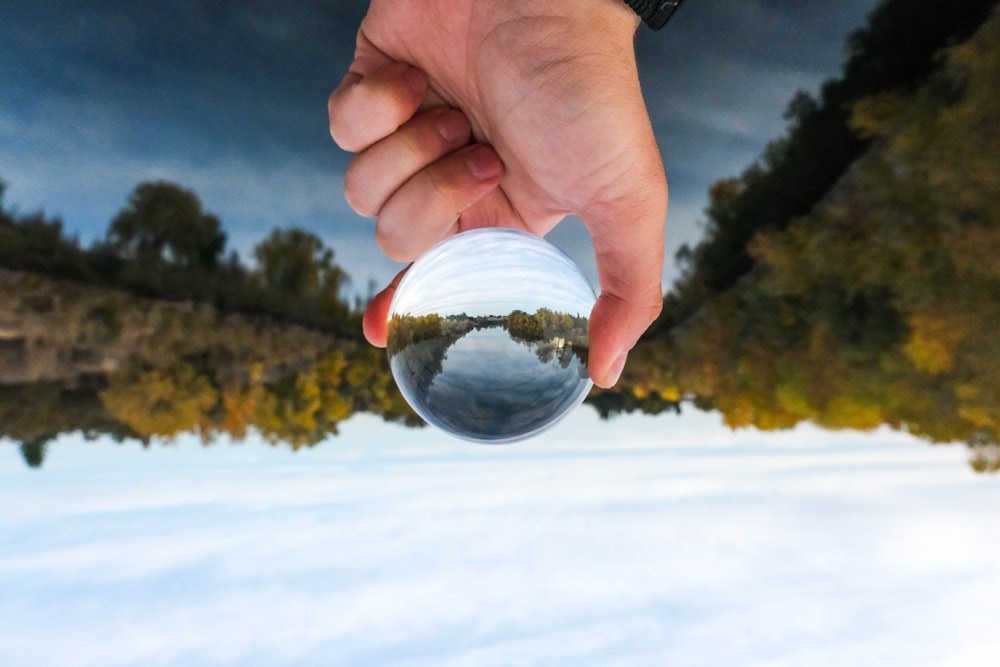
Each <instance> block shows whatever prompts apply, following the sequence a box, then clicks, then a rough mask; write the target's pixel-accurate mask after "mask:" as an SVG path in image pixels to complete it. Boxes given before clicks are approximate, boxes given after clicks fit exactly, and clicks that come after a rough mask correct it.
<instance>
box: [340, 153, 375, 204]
mask: <svg viewBox="0 0 1000 667" xmlns="http://www.w3.org/2000/svg"><path fill="white" fill-rule="evenodd" d="M359 172H361V168H360V167H358V166H357V162H356V161H352V162H351V163H350V164H349V165H348V166H347V171H346V172H345V173H344V199H345V200H346V201H347V205H348V206H350V207H351V208H352V209H353V210H354V212H355V213H357V214H358V215H363V216H366V217H372V216H374V215H377V214H378V209H377V208H376V207H375V205H374V204H373V203H372V202H371V199H370V197H368V196H367V193H368V188H366V187H365V183H366V180H365V178H364V174H363V173H359Z"/></svg>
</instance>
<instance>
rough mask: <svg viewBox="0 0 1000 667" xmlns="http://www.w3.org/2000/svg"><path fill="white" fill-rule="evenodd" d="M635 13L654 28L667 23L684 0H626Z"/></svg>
mask: <svg viewBox="0 0 1000 667" xmlns="http://www.w3.org/2000/svg"><path fill="white" fill-rule="evenodd" d="M624 2H625V4H626V5H628V6H629V7H631V8H632V10H633V11H634V12H635V14H636V15H637V16H638V17H639V18H640V19H642V20H643V21H644V22H645V23H646V25H648V26H649V27H650V28H652V29H653V30H659V29H660V28H662V27H663V26H665V25H666V24H667V21H669V20H670V18H671V17H672V16H673V14H674V12H675V11H677V8H678V7H680V6H681V4H682V3H683V2H684V0H624Z"/></svg>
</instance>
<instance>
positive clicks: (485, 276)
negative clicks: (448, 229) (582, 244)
mask: <svg viewBox="0 0 1000 667" xmlns="http://www.w3.org/2000/svg"><path fill="white" fill-rule="evenodd" d="M595 300H596V297H595V295H594V290H593V289H592V288H591V286H590V283H589V282H588V281H587V278H586V277H585V276H584V275H583V272H582V271H580V269H579V267H577V266H576V264H574V263H573V261H572V260H570V259H569V258H568V257H567V256H566V255H564V254H563V253H562V252H561V251H560V250H559V249H557V248H556V247H555V246H553V245H552V244H551V243H549V242H547V241H545V240H543V239H540V238H538V237H536V236H532V235H531V234H527V233H524V232H519V231H514V230H510V229H496V228H491V229H476V230H471V231H467V232H462V233H460V234H457V235H455V236H452V237H450V238H448V239H446V240H445V241H442V242H441V243H439V244H438V245H436V246H434V247H433V248H431V249H430V250H429V251H427V253H426V254H424V255H423V256H422V257H421V258H420V259H418V260H417V261H416V262H415V263H414V264H413V266H411V267H410V270H409V271H408V272H407V273H406V275H405V276H404V277H403V279H402V281H400V283H399V287H398V288H397V290H396V294H395V296H394V297H393V300H392V304H391V305H390V307H389V322H388V325H389V336H388V345H387V348H388V353H389V365H390V367H391V369H392V375H393V377H394V378H395V380H396V384H397V385H398V386H399V389H400V391H401V392H402V393H403V396H404V397H405V398H406V400H407V402H408V403H409V404H410V406H412V407H413V409H414V410H415V411H416V412H417V414H418V415H420V416H421V417H422V418H423V419H424V420H425V421H427V422H428V423H430V424H433V425H435V426H437V427H439V428H441V429H443V430H445V431H447V432H448V433H451V434H452V435H455V436H458V437H460V438H465V439H466V440H472V441H476V442H482V443H494V444H499V443H507V442H513V441H515V440H521V439H524V438H528V437H531V436H533V435H536V434H538V433H540V432H542V431H543V430H545V429H547V428H549V427H550V426H552V425H553V424H555V423H556V422H557V421H559V420H560V419H561V418H562V417H564V416H565V415H566V414H568V413H569V412H570V411H571V410H572V409H573V408H575V407H577V406H578V405H579V404H580V403H581V402H583V399H584V398H586V396H587V392H589V391H590V388H591V385H592V383H591V381H590V375H589V371H588V369H587V352H588V339H587V324H588V320H589V317H590V311H591V309H592V308H593V306H594V302H595Z"/></svg>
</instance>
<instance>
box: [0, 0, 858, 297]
mask: <svg viewBox="0 0 1000 667" xmlns="http://www.w3.org/2000/svg"><path fill="white" fill-rule="evenodd" d="M875 4H876V0H844V1H842V2H819V3H805V2H800V1H794V2H793V1H791V0H770V1H768V0H713V1H708V0H691V2H688V3H686V4H685V6H684V7H683V9H682V10H681V11H680V12H678V14H677V15H676V16H675V18H674V20H673V21H672V22H671V24H670V25H669V26H668V27H667V28H666V29H664V30H663V31H661V32H659V33H652V32H650V31H648V30H645V29H643V30H641V31H640V33H639V36H638V43H637V48H638V52H639V59H640V75H641V77H642V82H643V87H644V90H645V94H646V97H647V102H648V105H649V109H650V115H651V116H652V119H653V125H654V129H655V131H656V134H657V137H658V140H659V142H660V145H661V149H662V151H663V155H664V160H665V162H666V165H667V175H668V178H669V180H670V186H671V210H670V215H669V218H668V233H667V252H668V258H670V257H672V255H673V251H674V249H675V248H676V247H677V246H678V245H679V244H680V243H682V242H693V241H696V240H697V239H698V236H699V229H698V220H699V218H700V212H701V210H702V208H703V207H704V205H705V201H706V194H705V193H706V190H707V188H708V187H709V186H710V185H711V184H712V183H713V182H714V181H716V180H718V179H719V178H723V177H726V176H731V175H735V174H738V173H739V172H740V171H742V169H743V168H745V167H746V166H747V165H748V164H749V163H750V162H751V161H752V160H754V159H755V158H756V157H757V156H758V155H759V154H760V153H761V151H762V150H763V148H764V146H765V145H766V143H767V142H768V141H769V140H770V139H773V138H775V137H776V136H778V135H779V134H780V133H781V131H782V129H783V127H784V121H783V120H782V117H781V116H782V112H783V111H784V109H785V106H786V105H787V102H788V100H789V99H790V98H791V97H792V95H793V94H794V93H795V91H796V90H798V89H806V90H809V91H815V90H816V89H817V87H818V85H819V83H820V82H822V81H823V80H824V79H827V78H829V77H831V76H834V75H836V74H837V73H838V72H839V69H840V65H841V63H842V61H843V58H844V43H845V37H846V35H847V34H848V33H849V32H851V31H853V30H855V29H856V28H858V27H860V26H861V24H862V23H863V21H864V17H865V15H866V14H867V12H868V11H870V9H871V8H872V7H874V6H875ZM84 6H85V3H80V2H62V1H54V0H50V1H48V2H45V3H39V2H33V1H29V0H7V1H6V2H4V3H2V4H0V26H3V28H2V30H3V33H4V38H3V40H2V41H0V81H3V86H4V89H5V90H4V96H3V101H2V102H0V178H2V179H3V180H4V181H6V182H7V184H8V185H9V190H8V193H7V197H6V201H7V204H8V205H14V206H15V207H16V208H18V209H19V210H21V211H31V210H36V209H39V208H44V209H45V210H46V211H47V212H49V213H50V214H54V215H59V216H61V217H62V218H63V220H64V222H65V225H66V227H67V229H69V230H70V231H71V232H72V233H76V234H79V236H80V237H81V239H82V240H84V241H85V242H87V241H89V240H91V239H93V238H94V237H95V236H98V235H100V234H102V233H103V230H104V229H105V227H106V226H107V223H108V221H109V220H110V218H111V217H113V215H114V214H115V213H116V212H117V211H118V210H119V209H120V208H121V207H122V206H123V205H124V203H125V199H126V197H127V195H128V193H129V192H130V191H131V189H132V188H133V187H134V186H135V185H136V184H137V183H139V182H140V181H142V180H147V179H150V178H167V179H170V180H173V181H176V182H178V183H181V184H182V185H185V186H187V187H190V188H193V189H194V190H195V191H196V192H197V193H198V194H199V195H200V196H201V198H202V200H203V201H204V203H205V206H206V208H207V209H208V210H210V211H212V212H214V213H216V214H218V215H219V216H220V217H221V218H222V220H223V224H224V225H225V227H226V229H227V231H228V232H229V235H230V246H231V247H232V248H235V249H236V250H238V251H240V253H241V255H243V256H244V258H247V257H248V255H249V250H250V248H252V246H253V245H254V244H255V243H256V242H257V241H259V240H260V239H261V238H263V237H264V236H265V235H266V234H267V233H268V232H269V231H270V229H271V228H273V227H275V226H287V225H297V226H301V227H306V228H308V229H311V230H313V231H315V232H316V233H317V234H319V235H320V236H321V237H323V238H324V239H325V240H326V241H327V243H328V244H330V245H331V246H332V247H333V248H334V249H335V252H336V254H337V260H338V261H339V262H340V263H341V264H342V265H343V266H344V267H345V268H346V269H347V271H348V272H349V273H350V274H351V276H352V278H353V280H354V285H355V287H356V288H357V289H359V290H360V291H362V292H363V291H365V289H366V284H367V282H368V280H369V279H375V280H376V281H378V282H382V281H384V280H386V279H388V277H390V276H391V275H392V273H393V272H394V271H395V269H396V268H397V267H396V265H395V264H393V263H392V262H389V261H388V260H386V259H384V258H382V257H381V255H380V254H379V253H378V250H377V248H376V247H375V243H374V241H373V239H372V230H373V223H372V222H371V221H369V220H365V219H362V218H359V217H357V216H355V215H354V214H353V213H352V212H351V211H350V209H348V207H347V206H346V205H345V204H344V202H343V191H342V174H343V170H344V168H345V165H346V164H347V160H348V158H349V156H348V155H346V154H345V153H342V152H341V151H340V150H339V149H337V148H336V146H335V145H334V144H333V143H332V141H330V139H329V135H328V134H327V119H326V98H327V95H328V94H329V92H330V90H332V88H333V87H334V86H335V85H336V84H337V83H338V82H339V80H340V78H341V76H342V75H343V72H344V70H345V68H346V67H347V64H348V62H349V60H350V57H351V53H352V51H353V44H354V33H355V31H356V28H357V24H358V22H359V21H360V19H361V17H362V16H363V14H364V11H365V9H366V7H367V3H365V2H363V1H361V0H358V1H356V2H351V1H340V2H337V1H335V0H327V1H326V2H307V1H304V0H303V1H300V2H295V3H282V2H276V1H265V0H251V1H243V2H217V1H210V0H202V1H200V2H199V1H194V0H187V1H182V0H173V1H156V2H142V3H136V2H124V1H108V2H102V3H100V6H99V7H97V8H93V7H92V6H87V7H86V8H83V7H84ZM817 159H822V156H817ZM550 239H551V240H553V241H554V242H556V243H557V245H560V246H561V247H563V248H564V249H565V250H566V251H567V252H568V253H569V254H570V255H571V256H573V257H574V259H576V260H577V261H578V262H580V264H581V265H582V266H583V268H584V270H585V271H586V272H587V273H588V274H589V275H591V276H593V260H592V258H591V256H590V255H591V252H592V251H591V248H590V245H589V241H588V239H587V237H586V235H585V233H584V232H583V231H582V228H581V226H580V225H579V224H578V223H576V222H569V223H567V224H564V225H561V226H560V227H559V228H558V229H557V230H556V231H555V232H553V234H552V235H551V236H550ZM675 275H676V272H675V271H674V268H673V264H672V262H671V261H669V259H668V263H667V267H666V269H665V272H664V278H665V281H666V282H669V281H670V280H672V279H673V277H674V276H675Z"/></svg>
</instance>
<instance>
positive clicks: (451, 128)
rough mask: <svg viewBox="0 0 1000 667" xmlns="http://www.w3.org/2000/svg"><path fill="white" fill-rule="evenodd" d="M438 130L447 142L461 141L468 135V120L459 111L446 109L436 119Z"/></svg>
mask: <svg viewBox="0 0 1000 667" xmlns="http://www.w3.org/2000/svg"><path fill="white" fill-rule="evenodd" d="M437 128H438V132H440V133H441V136H442V137H444V140H445V141H447V142H448V143H449V144H455V143H459V142H463V141H464V140H465V139H466V138H467V137H468V136H469V129H470V128H469V121H468V120H467V119H466V118H465V114H464V113H462V112H461V111H454V110H448V111H445V112H444V113H442V114H441V116H440V117H439V118H438V120H437Z"/></svg>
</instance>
